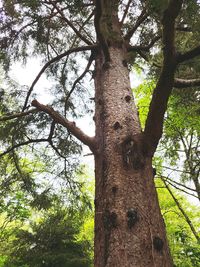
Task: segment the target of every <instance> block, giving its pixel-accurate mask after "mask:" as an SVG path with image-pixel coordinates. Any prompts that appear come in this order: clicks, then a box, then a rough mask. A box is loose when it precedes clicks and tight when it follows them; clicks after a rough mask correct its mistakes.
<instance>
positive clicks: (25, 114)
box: [0, 108, 38, 122]
mask: <svg viewBox="0 0 200 267" xmlns="http://www.w3.org/2000/svg"><path fill="white" fill-rule="evenodd" d="M36 112H38V110H37V109H36V108H33V109H30V110H28V111H26V112H20V113H15V114H11V115H6V116H2V117H0V122H1V121H8V120H12V119H15V118H21V117H25V116H27V115H29V114H32V113H36Z"/></svg>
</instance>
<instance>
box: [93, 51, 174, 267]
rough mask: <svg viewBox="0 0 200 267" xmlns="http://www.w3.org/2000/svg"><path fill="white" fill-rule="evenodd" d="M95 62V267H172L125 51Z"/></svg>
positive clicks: (99, 58) (114, 52)
mask: <svg viewBox="0 0 200 267" xmlns="http://www.w3.org/2000/svg"><path fill="white" fill-rule="evenodd" d="M109 55H110V59H111V61H110V63H109V64H105V63H104V60H103V56H102V54H101V53H100V54H99V55H98V57H97V60H96V79H95V80H96V82H95V87H96V95H95V102H96V115H95V121H96V138H97V143H98V144H99V147H98V152H97V153H96V155H95V176H96V192H95V196H96V198H95V267H97V266H98V267H105V266H106V267H111V266H113V267H114V266H115V267H118V266H119V267H121V266H124V267H134V266H135V267H136V266H137V267H138V266H145V267H153V266H159V267H160V266H163V267H166V266H172V262H171V258H170V254H169V249H168V244H167V241H166V236H165V226H164V222H163V219H162V216H161V213H160V208H159V205H158V199H157V194H156V190H155V186H154V181H153V170H152V165H151V156H150V155H149V154H148V147H147V145H146V144H145V141H144V139H143V133H142V131H141V127H140V123H139V120H138V113H137V110H136V107H135V105H134V101H133V96H132V93H131V88H130V82H129V73H128V69H127V67H125V66H124V65H123V61H124V56H125V54H124V50H123V48H119V47H110V48H109Z"/></svg>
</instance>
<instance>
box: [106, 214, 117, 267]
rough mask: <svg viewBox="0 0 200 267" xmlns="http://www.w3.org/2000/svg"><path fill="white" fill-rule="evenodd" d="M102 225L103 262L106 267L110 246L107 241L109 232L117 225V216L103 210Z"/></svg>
mask: <svg viewBox="0 0 200 267" xmlns="http://www.w3.org/2000/svg"><path fill="white" fill-rule="evenodd" d="M103 225H104V230H105V239H104V242H105V246H104V262H105V265H106V263H107V260H108V255H109V245H110V242H109V241H110V235H111V231H112V229H113V228H116V227H117V225H118V222H117V214H116V213H115V212H110V211H109V210H105V212H104V213H103Z"/></svg>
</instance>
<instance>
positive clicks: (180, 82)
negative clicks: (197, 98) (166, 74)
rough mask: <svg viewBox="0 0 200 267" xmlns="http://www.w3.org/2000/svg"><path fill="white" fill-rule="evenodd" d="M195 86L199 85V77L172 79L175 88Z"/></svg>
mask: <svg viewBox="0 0 200 267" xmlns="http://www.w3.org/2000/svg"><path fill="white" fill-rule="evenodd" d="M196 86H200V79H190V80H185V79H179V78H176V79H175V80H174V87H175V88H188V87H196Z"/></svg>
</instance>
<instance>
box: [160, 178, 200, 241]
mask: <svg viewBox="0 0 200 267" xmlns="http://www.w3.org/2000/svg"><path fill="white" fill-rule="evenodd" d="M163 183H164V184H165V186H166V188H167V190H168V192H169V193H170V195H171V196H172V198H173V200H174V202H175V203H176V205H177V207H178V208H179V210H180V212H181V213H182V215H183V216H184V218H185V220H186V222H187V223H188V225H189V227H190V229H191V231H192V233H193V235H194V236H195V238H196V240H197V241H198V242H200V237H199V235H198V234H197V232H196V230H195V228H194V226H193V224H192V222H191V220H190V219H189V217H188V216H187V214H186V213H185V211H184V209H183V208H182V207H181V205H180V203H179V201H178V199H177V198H176V197H175V196H174V194H173V192H172V191H171V189H170V187H169V186H168V185H167V183H166V181H165V180H163Z"/></svg>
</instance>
